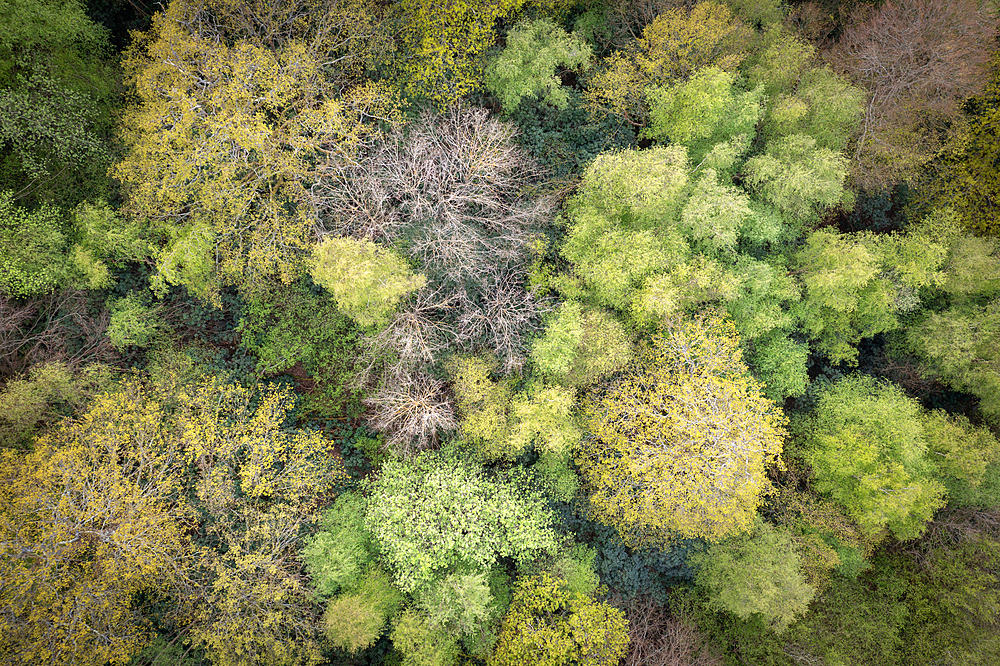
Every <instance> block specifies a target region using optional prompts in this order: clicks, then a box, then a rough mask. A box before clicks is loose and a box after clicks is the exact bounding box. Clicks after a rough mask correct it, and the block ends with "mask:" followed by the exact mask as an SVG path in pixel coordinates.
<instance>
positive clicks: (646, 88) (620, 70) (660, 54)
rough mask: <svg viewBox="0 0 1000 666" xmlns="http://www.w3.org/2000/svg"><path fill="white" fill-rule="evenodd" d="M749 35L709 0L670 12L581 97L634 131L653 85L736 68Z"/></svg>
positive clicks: (612, 62) (618, 56)
mask: <svg viewBox="0 0 1000 666" xmlns="http://www.w3.org/2000/svg"><path fill="white" fill-rule="evenodd" d="M751 34H752V32H751V30H750V28H748V27H747V26H746V25H745V24H744V23H743V22H742V21H741V20H740V19H738V18H736V17H735V16H733V13H732V12H731V11H730V10H729V8H728V7H726V5H724V4H721V3H718V2H713V1H712V0H708V1H706V2H699V3H698V4H697V5H695V7H694V8H693V9H692V10H691V11H690V12H688V11H686V10H684V9H670V10H668V11H666V12H663V13H662V14H660V15H659V16H657V17H656V18H655V19H653V22H652V23H650V24H649V25H648V26H646V27H645V29H644V30H643V31H642V37H641V38H640V39H637V40H635V42H634V43H632V44H631V45H630V47H629V48H628V49H626V50H625V51H616V52H615V53H614V54H612V55H611V57H610V58H608V60H607V61H606V62H605V63H604V65H603V67H601V68H600V70H599V71H598V72H597V74H595V75H594V77H593V79H592V80H591V81H590V85H589V86H588V89H587V91H586V92H585V97H586V100H587V103H588V105H589V106H590V108H591V110H592V111H594V112H595V113H598V114H610V115H613V116H616V117H618V118H620V119H622V120H624V121H626V122H629V123H631V124H632V125H634V126H636V127H642V126H644V125H646V123H647V122H648V119H649V108H648V104H647V98H646V97H647V95H648V94H649V92H650V90H651V89H652V88H654V87H657V86H667V85H670V84H673V83H676V82H677V81H683V80H685V79H687V78H688V77H689V76H690V75H691V74H692V73H693V72H694V71H695V70H697V69H701V68H702V67H708V66H710V65H714V66H716V67H718V68H720V69H723V70H726V71H731V70H734V69H735V68H736V67H737V66H739V64H740V62H742V60H743V57H744V51H745V49H746V48H747V46H748V40H749V38H750V36H751Z"/></svg>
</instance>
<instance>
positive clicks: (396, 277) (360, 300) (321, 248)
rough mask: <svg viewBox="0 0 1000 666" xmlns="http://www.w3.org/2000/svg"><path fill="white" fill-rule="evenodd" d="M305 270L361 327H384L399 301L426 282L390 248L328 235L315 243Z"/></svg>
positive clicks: (365, 241)
mask: <svg viewBox="0 0 1000 666" xmlns="http://www.w3.org/2000/svg"><path fill="white" fill-rule="evenodd" d="M309 273H310V275H312V278H313V280H314V281H315V282H316V284H318V285H321V286H322V287H324V288H325V289H326V290H327V291H329V292H330V294H332V295H333V298H334V300H335V301H337V305H338V307H339V308H340V310H341V311H342V312H344V313H345V314H347V315H349V316H351V317H353V318H354V319H355V320H356V321H357V322H358V323H359V324H361V325H362V326H377V327H378V326H384V325H385V324H386V323H387V322H388V320H389V317H390V316H391V315H392V313H393V312H394V311H395V309H396V306H397V305H398V304H399V302H400V300H402V299H403V298H404V297H405V296H406V295H407V294H409V293H411V292H414V291H416V290H417V289H420V288H421V287H423V286H424V285H425V284H426V283H427V278H425V277H424V276H423V275H414V274H413V273H412V272H411V270H410V267H409V265H408V264H407V263H406V261H405V260H404V259H402V258H401V257H399V256H398V255H396V254H395V253H394V252H392V251H391V250H387V249H384V248H381V247H379V246H378V245H375V243H372V242H371V241H367V240H354V239H353V238H337V237H329V238H326V239H325V240H323V242H321V243H319V244H318V245H316V246H315V247H314V248H313V255H312V262H311V263H310V265H309Z"/></svg>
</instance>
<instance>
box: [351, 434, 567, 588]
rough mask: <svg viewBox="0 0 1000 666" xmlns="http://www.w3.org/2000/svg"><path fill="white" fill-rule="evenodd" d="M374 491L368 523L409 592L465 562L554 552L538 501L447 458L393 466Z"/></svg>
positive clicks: (483, 563)
mask: <svg viewBox="0 0 1000 666" xmlns="http://www.w3.org/2000/svg"><path fill="white" fill-rule="evenodd" d="M369 491H370V493H371V494H370V499H369V507H368V511H367V513H366V515H365V525H366V527H367V528H368V530H369V531H370V532H371V534H372V538H373V539H374V541H375V544H376V546H377V547H378V549H379V552H381V554H382V557H383V558H384V561H385V562H386V563H387V564H388V566H389V567H390V568H391V570H392V573H393V575H394V578H395V581H396V584H397V585H398V586H399V587H400V589H402V590H403V591H404V592H407V593H409V592H412V591H414V590H416V589H418V588H419V587H421V586H422V585H424V584H426V583H428V582H430V581H431V580H433V579H434V578H435V577H436V576H437V575H438V574H439V573H441V572H443V571H446V570H449V569H450V568H452V567H455V566H457V565H458V564H460V563H465V564H468V565H472V566H475V567H478V568H479V569H480V570H488V569H489V568H490V567H491V566H492V565H493V564H494V563H495V562H496V561H497V560H498V559H499V558H501V557H511V558H513V559H514V560H516V561H527V560H530V559H531V558H533V557H536V556H538V555H539V554H541V553H545V552H554V549H555V547H556V534H555V532H554V531H553V529H552V527H551V521H552V518H551V516H550V515H549V514H548V512H547V511H546V510H545V509H544V508H543V506H542V504H541V500H540V499H538V498H533V497H531V496H529V495H527V494H525V493H523V492H522V491H520V490H519V489H518V487H516V486H515V485H513V484H512V483H507V482H503V481H500V480H490V479H487V478H485V475H484V472H483V471H481V470H480V469H477V468H476V467H474V466H473V465H471V464H469V463H466V462H462V461H460V460H459V459H457V458H455V457H452V456H451V455H449V454H447V453H433V452H427V453H423V454H420V455H418V456H416V457H415V458H413V459H411V460H410V461H407V462H397V461H388V462H386V463H385V464H384V465H383V467H382V470H381V472H380V473H379V476H378V478H377V479H375V480H374V481H372V482H371V484H370V488H369Z"/></svg>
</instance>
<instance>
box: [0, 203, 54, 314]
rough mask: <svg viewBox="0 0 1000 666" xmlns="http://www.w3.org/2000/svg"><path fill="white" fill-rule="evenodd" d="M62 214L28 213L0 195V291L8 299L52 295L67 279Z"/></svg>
mask: <svg viewBox="0 0 1000 666" xmlns="http://www.w3.org/2000/svg"><path fill="white" fill-rule="evenodd" d="M62 227H63V216H62V213H61V212H60V211H59V210H58V209H56V208H53V207H51V206H44V205H43V206H41V207H40V208H38V209H36V210H34V211H28V210H25V209H24V208H21V207H20V206H17V205H16V204H15V203H14V199H13V195H12V193H11V192H0V290H3V291H4V292H6V293H8V294H10V295H11V296H18V297H19V296H33V295H39V294H45V293H48V292H51V291H52V290H54V289H56V288H57V287H60V286H62V285H63V283H64V282H65V280H66V277H67V275H66V273H67V270H66V257H65V252H66V236H65V234H64V233H63V231H61V229H62Z"/></svg>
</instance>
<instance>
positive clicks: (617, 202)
mask: <svg viewBox="0 0 1000 666" xmlns="http://www.w3.org/2000/svg"><path fill="white" fill-rule="evenodd" d="M687 179H688V177H687V151H686V150H685V149H684V148H683V147H679V146H670V147H656V148H652V149H649V150H644V151H635V150H627V151H622V152H620V153H613V154H604V155H600V156H598V157H597V158H596V159H595V160H594V161H593V162H592V163H591V165H590V166H589V167H588V168H587V170H586V172H585V173H584V175H583V182H582V183H581V184H580V190H579V194H578V197H577V199H576V200H575V202H574V203H573V204H571V206H570V209H569V215H570V220H571V226H570V229H569V234H568V235H567V238H566V242H565V244H564V245H563V248H562V255H563V256H564V257H565V258H566V259H568V260H569V261H571V262H572V263H573V270H574V273H575V274H576V275H577V276H579V278H580V279H581V280H582V282H583V284H584V285H585V286H586V287H587V288H588V289H589V290H590V292H591V293H592V294H593V298H594V300H595V301H596V302H597V303H599V304H601V305H604V306H608V307H613V308H616V309H618V310H627V308H628V305H629V301H630V299H631V295H632V292H633V290H634V289H635V288H636V287H638V286H639V284H640V283H641V281H642V279H643V278H645V277H646V276H647V275H650V274H652V273H655V272H659V271H662V270H665V269H667V268H669V267H670V266H671V265H673V264H674V263H676V261H677V260H678V259H680V258H681V257H683V256H684V253H685V251H686V249H687V248H686V247H685V244H684V242H683V240H682V239H681V238H680V236H679V234H678V233H677V232H676V230H674V229H673V228H672V227H670V226H667V225H666V224H665V223H668V222H669V221H671V220H674V219H676V218H677V217H678V215H679V213H680V200H682V199H681V197H680V195H681V194H682V193H683V192H684V189H685V186H686V185H687Z"/></svg>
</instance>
